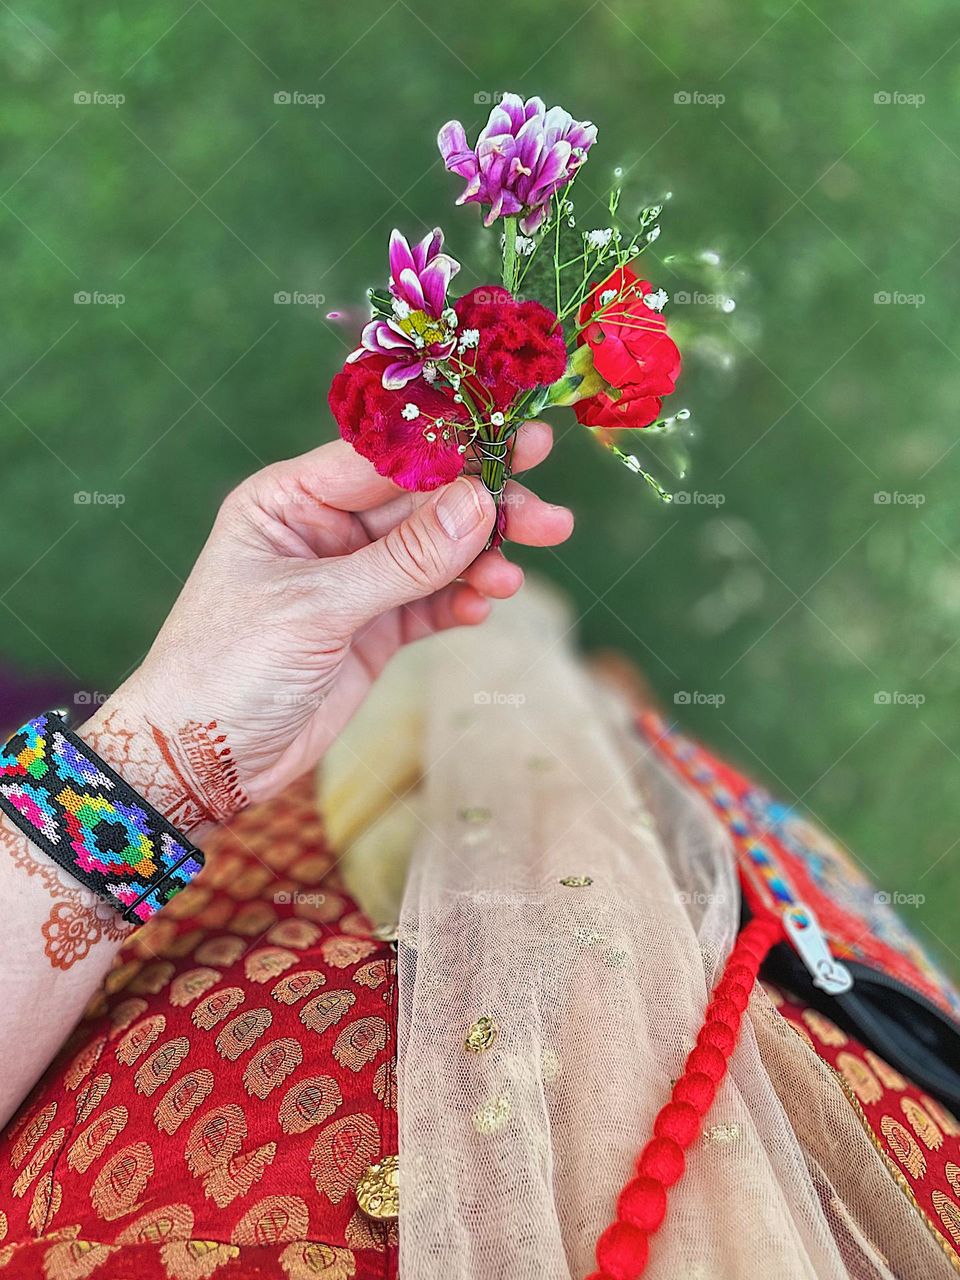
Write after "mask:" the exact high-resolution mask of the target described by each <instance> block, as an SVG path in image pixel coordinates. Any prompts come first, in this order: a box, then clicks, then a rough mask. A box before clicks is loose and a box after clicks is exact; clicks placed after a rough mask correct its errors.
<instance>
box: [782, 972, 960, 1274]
mask: <svg viewBox="0 0 960 1280" xmlns="http://www.w3.org/2000/svg"><path fill="white" fill-rule="evenodd" d="M764 987H765V988H766V991H767V994H768V995H769V996H770V999H771V1000H772V1001H773V1003H774V1005H775V1006H776V1008H777V1009H778V1011H779V1013H780V1015H781V1016H782V1017H783V1018H785V1019H786V1020H787V1022H788V1023H789V1024H790V1026H791V1027H792V1028H793V1030H794V1031H796V1033H797V1034H798V1035H799V1036H800V1037H801V1038H802V1039H803V1040H804V1041H805V1042H806V1043H807V1044H808V1045H809V1046H810V1048H811V1049H813V1051H814V1053H816V1054H817V1055H818V1057H820V1058H822V1059H823V1061H824V1062H826V1064H827V1065H828V1066H829V1067H831V1068H832V1070H833V1071H835V1072H836V1074H837V1077H838V1079H839V1081H840V1082H841V1083H842V1087H843V1089H844V1091H845V1092H846V1094H847V1096H848V1098H849V1099H850V1104H851V1106H853V1107H854V1108H855V1109H856V1110H857V1112H858V1114H859V1116H860V1119H861V1122H862V1123H863V1125H864V1127H865V1128H866V1129H867V1130H868V1132H869V1133H870V1134H871V1137H872V1140H873V1143H874V1145H875V1146H876V1148H877V1150H878V1151H879V1152H880V1153H881V1155H882V1156H883V1158H884V1160H885V1161H886V1164H887V1167H888V1169H889V1171H890V1173H891V1176H892V1177H893V1178H894V1180H895V1181H896V1183H897V1185H898V1186H899V1187H900V1190H901V1191H902V1192H903V1193H904V1194H905V1195H906V1196H908V1197H909V1198H910V1200H911V1201H912V1202H913V1203H914V1205H915V1207H916V1208H917V1209H918V1211H919V1212H920V1213H922V1214H923V1215H924V1216H925V1217H926V1219H927V1222H928V1224H929V1225H930V1226H931V1228H932V1229H933V1230H934V1231H935V1232H936V1233H937V1235H938V1236H939V1237H940V1239H941V1242H942V1244H943V1248H944V1249H945V1250H946V1251H948V1252H949V1253H950V1254H951V1255H952V1257H953V1260H954V1263H955V1265H957V1269H958V1270H960V1122H958V1121H957V1119H956V1117H955V1116H953V1115H952V1114H951V1113H950V1112H949V1111H948V1110H947V1109H946V1108H945V1107H943V1106H941V1105H940V1103H938V1102H937V1101H936V1100H935V1099H934V1098H930V1097H928V1096H927V1095H926V1094H924V1093H921V1092H920V1090H919V1089H917V1088H916V1087H915V1086H914V1085H913V1084H912V1083H911V1082H910V1081H909V1080H907V1079H906V1078H905V1077H904V1076H902V1075H901V1074H900V1072H899V1071H895V1070H894V1069H893V1067H891V1066H890V1065H889V1063H886V1062H884V1060H883V1059H882V1058H881V1057H879V1055H878V1054H876V1053H873V1052H872V1050H870V1049H866V1048H864V1046H863V1045H862V1044H861V1043H860V1042H859V1041H858V1040H855V1039H854V1038H853V1037H852V1036H850V1035H848V1034H847V1033H846V1032H845V1031H843V1030H841V1028H840V1027H838V1026H837V1025H836V1023H834V1022H833V1021H831V1019H830V1018H828V1017H826V1016H825V1015H824V1014H823V1013H821V1012H820V1011H819V1010H817V1009H811V1008H809V1007H807V1006H806V1005H805V1004H804V1003H801V1002H798V1000H797V998H796V997H795V996H793V995H791V994H789V993H786V992H784V991H782V990H780V988H778V987H776V986H774V985H772V984H771V983H767V982H765V983H764Z"/></svg>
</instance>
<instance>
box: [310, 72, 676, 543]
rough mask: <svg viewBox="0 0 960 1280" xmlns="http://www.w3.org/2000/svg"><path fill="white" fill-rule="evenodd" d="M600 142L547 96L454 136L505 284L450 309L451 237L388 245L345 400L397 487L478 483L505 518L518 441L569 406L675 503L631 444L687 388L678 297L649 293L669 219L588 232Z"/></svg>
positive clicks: (348, 430)
mask: <svg viewBox="0 0 960 1280" xmlns="http://www.w3.org/2000/svg"><path fill="white" fill-rule="evenodd" d="M596 136H597V130H596V128H595V126H594V125H592V124H590V123H588V122H580V121H576V120H574V119H572V117H571V116H570V115H568V114H567V112H566V111H564V110H562V109H561V108H560V107H553V108H552V109H551V110H549V111H548V110H547V108H546V106H545V105H544V103H543V101H542V100H541V99H540V98H530V99H529V100H527V101H524V100H523V99H522V98H520V97H518V96H517V95H515V94H505V95H504V96H503V98H502V100H501V101H500V102H498V103H497V104H496V106H494V108H493V109H492V111H491V112H490V118H489V120H488V121H487V125H486V127H485V128H484V129H483V131H482V132H481V134H480V136H479V138H478V139H477V143H476V146H473V147H471V146H470V144H469V143H468V141H467V137H466V134H465V132H464V128H463V126H462V125H461V124H460V123H459V122H457V121H451V122H450V123H449V124H446V125H444V126H443V128H442V129H441V130H440V134H439V137H438V143H439V147H440V152H441V155H442V156H443V159H444V162H445V164H446V167H447V169H449V170H450V171H451V172H453V173H455V174H457V175H458V176H459V177H461V178H462V179H464V181H465V182H466V187H465V188H464V190H463V192H462V194H461V195H460V197H459V199H458V201H457V203H458V204H468V203H473V204H479V205H481V206H483V207H484V218H483V222H484V226H485V227H488V228H494V229H499V231H500V249H501V253H500V260H501V262H502V273H501V279H500V281H499V282H498V283H491V284H486V285H481V286H480V287H479V288H475V289H471V290H470V291H469V292H468V293H464V294H463V295H462V296H460V297H453V296H452V294H451V284H452V282H453V280H454V277H455V276H456V275H457V273H458V272H459V270H460V264H459V263H458V262H457V261H456V260H455V259H454V258H453V257H451V256H450V254H448V253H446V252H444V248H443V234H442V232H441V231H440V230H439V229H437V230H435V231H433V232H432V233H431V234H430V235H428V236H425V237H424V239H422V240H421V241H420V242H419V243H418V244H413V245H411V244H410V243H408V241H407V239H406V238H405V237H404V236H403V235H402V234H401V233H400V232H399V231H394V232H393V234H392V236H391V238H390V279H389V283H388V285H387V288H386V289H385V290H383V291H382V292H381V291H377V290H371V291H370V299H371V303H372V306H373V316H372V318H371V319H370V321H369V323H368V324H367V325H366V327H365V328H364V330H363V334H362V336H361V340H360V346H359V347H358V348H357V350H356V351H354V352H352V353H351V355H350V356H348V357H347V361H346V364H345V365H344V368H343V369H342V371H341V372H340V373H338V374H337V375H336V377H335V378H334V380H333V384H332V386H331V389H330V406H331V408H332V410H333V415H334V417H335V419H336V421H337V424H338V426H339V427H340V431H341V434H342V435H343V437H344V439H346V440H347V441H349V442H350V444H352V445H353V447H354V448H355V449H356V450H357V451H358V452H359V453H361V454H362V455H363V456H364V457H366V458H368V459H369V460H370V461H371V462H372V463H373V464H374V466H375V467H376V469H377V471H378V472H380V473H381V474H382V475H385V476H389V477H390V478H391V479H393V480H394V481H395V482H396V483H397V484H398V485H400V486H402V487H403V488H405V489H414V490H427V489H434V488H436V487H437V486H438V485H442V484H447V483H448V482H450V481H452V480H454V479H455V478H456V477H457V476H458V475H459V474H460V473H461V471H463V470H464V469H465V468H466V469H469V470H471V471H473V472H475V473H478V474H479V475H480V476H481V478H482V480H483V483H484V485H485V486H486V488H487V489H488V490H489V492H490V493H491V494H492V496H493V497H494V499H495V501H496V502H497V506H498V519H497V525H496V529H495V532H494V535H493V539H492V541H493V544H494V545H499V543H500V542H501V541H502V538H503V529H504V519H503V495H504V488H505V486H506V483H507V480H508V478H509V475H510V458H511V452H512V447H513V440H514V438H515V436H516V433H517V431H518V429H519V428H520V426H521V425H522V424H523V423H524V422H525V421H527V420H529V419H530V418H532V417H534V416H536V415H538V414H540V413H542V412H543V411H544V410H546V409H550V408H553V407H557V406H562V405H572V406H573V407H574V411H575V413H576V415H577V418H578V419H579V420H580V422H581V423H583V424H584V425H585V426H586V427H588V428H590V429H591V430H593V431H594V432H595V434H596V435H597V436H598V437H599V438H600V439H601V440H602V442H603V443H604V444H605V445H606V446H607V447H608V448H609V449H610V450H611V451H612V452H613V453H614V455H615V456H616V457H617V458H619V459H620V461H621V462H623V463H624V464H625V465H626V466H628V467H629V468H630V469H631V470H633V471H635V472H638V473H639V474H640V475H641V476H643V478H644V479H645V480H646V481H647V482H648V483H649V484H650V486H651V487H652V488H653V489H654V491H655V492H656V493H657V494H658V496H659V497H660V498H662V499H663V500H664V501H669V500H670V495H669V494H668V493H667V492H666V491H665V490H664V489H663V488H662V487H661V485H660V484H659V483H658V481H656V480H655V479H654V477H653V476H651V475H650V474H649V473H648V472H646V471H645V470H644V469H643V468H642V467H641V465H640V463H639V461H638V460H637V458H636V457H635V456H634V455H632V454H630V453H627V452H624V451H623V450H622V449H621V448H620V447H619V445H618V444H617V443H616V441H617V438H618V437H617V435H616V433H617V432H619V431H621V430H624V429H636V428H646V429H648V430H657V431H664V430H667V429H669V428H670V427H671V426H672V425H673V423H674V422H676V421H678V420H683V419H684V418H686V417H688V416H689V415H688V414H687V413H686V411H684V410H681V411H679V412H678V413H676V414H675V415H674V416H673V417H672V418H666V419H662V418H660V412H661V403H662V400H663V397H664V396H666V395H669V394H670V393H671V392H672V391H673V389H674V384H675V383H676V380H677V376H678V374H679V372H680V352H679V350H678V349H677V346H676V344H675V343H674V341H673V339H672V338H671V337H670V336H669V335H668V333H667V326H666V322H665V320H664V318H663V314H662V312H663V308H664V304H665V303H666V301H667V295H666V293H665V292H664V291H663V290H662V289H656V290H655V289H653V288H652V286H651V285H650V284H649V283H648V281H646V280H645V279H643V278H642V274H641V272H640V270H639V263H640V259H641V258H642V256H643V254H644V252H645V251H646V249H647V248H648V247H649V246H650V245H651V244H652V243H653V242H654V241H655V240H656V239H657V237H658V235H659V233H660V225H659V221H658V220H659V217H660V214H661V206H659V205H654V206H651V207H648V208H644V209H642V210H641V211H640V213H639V216H638V220H637V224H636V233H635V234H634V235H633V236H630V237H627V236H625V234H624V233H623V232H622V231H621V230H620V229H618V225H617V224H618V222H619V214H618V207H619V203H620V191H619V189H617V188H615V189H614V190H613V191H612V193H611V195H610V200H609V218H610V222H611V223H612V224H613V225H611V226H606V227H602V228H597V229H594V230H588V231H578V229H577V223H576V218H575V216H574V205H573V201H572V199H571V190H572V188H573V186H574V184H575V182H576V179H577V175H578V173H579V172H580V170H581V169H582V168H583V165H584V164H585V163H586V161H587V158H588V156H589V153H590V149H591V148H592V146H593V144H594V142H595V141H596Z"/></svg>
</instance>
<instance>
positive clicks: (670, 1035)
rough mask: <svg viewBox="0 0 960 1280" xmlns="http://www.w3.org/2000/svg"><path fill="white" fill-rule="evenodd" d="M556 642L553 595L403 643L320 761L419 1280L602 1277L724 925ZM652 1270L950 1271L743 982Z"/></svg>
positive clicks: (656, 773) (409, 1252)
mask: <svg viewBox="0 0 960 1280" xmlns="http://www.w3.org/2000/svg"><path fill="white" fill-rule="evenodd" d="M569 633H570V623H569V619H568V617H567V615H566V612H565V610H564V608H563V607H562V606H561V605H560V604H559V603H558V602H557V601H556V599H554V598H552V597H551V596H549V595H548V594H547V593H546V592H544V591H542V590H541V591H534V592H531V591H526V592H525V593H524V595H523V601H522V602H511V603H510V604H508V605H504V606H501V607H499V608H498V609H497V611H496V614H495V617H494V620H493V621H492V622H491V623H489V624H488V625H486V626H485V627H483V628H481V629H479V630H476V631H470V632H464V633H456V634H448V635H445V636H442V637H437V638H435V639H434V640H431V641H429V642H427V643H426V644H424V645H421V646H418V647H416V648H414V649H411V650H409V651H407V652H406V653H405V654H403V655H401V657H400V658H399V659H398V660H397V661H396V662H395V663H394V665H393V667H392V668H391V671H390V672H389V674H388V677H387V679H386V680H385V681H384V684H383V688H382V689H381V690H380V691H379V693H378V694H377V695H375V697H374V699H373V700H372V701H371V702H370V703H369V704H368V706H367V707H366V708H365V709H364V712H363V713H362V714H361V716H360V717H359V718H358V720H357V722H356V723H355V724H354V725H353V726H352V728H351V730H350V732H349V733H348V734H346V735H345V736H344V739H343V740H342V742H341V743H340V744H338V747H337V749H336V751H335V752H334V753H333V754H332V755H331V757H330V758H329V759H328V761H327V764H326V767H325V769H324V773H323V779H322V784H321V786H322V791H323V796H324V807H325V809H326V811H327V813H328V814H330V816H331V824H332V830H331V835H332V837H333V839H334V841H335V843H336V844H337V845H338V846H339V847H341V848H344V849H345V850H347V856H346V857H345V860H344V868H345V874H346V876H347V879H348V885H349V887H350V888H351V890H352V891H353V892H354V894H355V895H356V896H357V897H358V898H359V899H360V901H361V903H362V905H363V906H364V908H365V909H366V910H367V911H368V913H370V914H371V915H372V916H373V918H374V919H375V921H376V922H378V923H380V924H384V925H387V926H388V927H389V925H390V924H391V923H392V922H398V933H399V941H398V961H399V983H400V1009H399V1040H398V1069H399V1084H400V1166H401V1221H400V1228H401V1232H400V1239H401V1246H400V1261H401V1275H402V1276H407V1277H411V1278H414V1280H451V1277H457V1280H494V1277H496V1280H541V1277H550V1278H551V1280H579V1278H580V1277H583V1276H585V1275H587V1274H588V1273H589V1272H590V1271H592V1270H593V1268H594V1261H593V1251H594V1246H595V1243H596V1238H597V1236H598V1234H599V1233H600V1231H602V1230H603V1228H604V1226H605V1225H606V1224H607V1223H608V1222H609V1221H610V1219H611V1217H612V1215H613V1210H614V1205H615V1201H616V1197H617V1193H618V1191H619V1189H620V1187H621V1186H622V1185H623V1184H624V1182H626V1181H627V1179H628V1178H629V1177H630V1175H631V1172H632V1165H633V1162H634V1160H635V1158H636V1155H637V1153H638V1151H639V1149H640V1147H641V1146H642V1145H643V1143H644V1141H645V1140H646V1138H647V1137H648V1136H649V1130H650V1125H651V1123H652V1119H653V1117H654V1115H655V1113H656V1111H657V1110H658V1108H659V1107H660V1106H661V1105H662V1104H663V1102H664V1101H665V1100H666V1099H667V1097H668V1095H669V1091H670V1082H671V1079H672V1078H673V1077H675V1076H676V1075H677V1074H678V1073H679V1071H680V1070H681V1069H682V1064H683V1062H684V1059H685V1057H686V1054H687V1053H688V1051H689V1050H690V1048H691V1047H692V1044H693V1040H694V1037H695V1035H696V1032H697V1029H698V1028H699V1026H700V1023H701V1021H702V1018H703V1012H704V1008H705V1006H706V1003H707V993H708V990H709V988H710V987H711V985H712V984H713V982H714V980H715V979H716V977H717V975H718V971H719V969H720V968H721V967H722V964H723V961H724V959H725V957H726V955H727V953H728V951H729V949H730V946H731V944H732V942H733V940H734V938H735V934H736V929H737V921H738V914H739V900H738V893H737V885H736V878H735V875H734V871H733V864H732V858H731V852H730V849H729V846H728V843H727V838H726V835H725V832H724V831H723V830H722V828H721V827H720V826H719V825H718V824H717V822H716V821H715V819H714V818H713V816H712V815H711V814H710V812H709V811H708V810H707V808H706V806H705V805H704V804H703V803H702V802H701V801H700V799H699V798H698V797H696V796H694V795H691V794H690V793H689V792H687V791H686V790H685V789H683V788H682V786H681V785H680V784H679V783H678V781H677V780H676V779H675V778H674V776H673V775H672V774H668V773H667V772H666V770H665V769H664V767H663V766H662V765H661V764H660V763H659V761H658V760H657V759H656V758H655V757H654V756H652V755H651V754H650V751H649V749H648V747H647V746H646V745H645V744H644V743H643V742H642V741H641V740H640V739H639V738H638V737H637V736H636V735H634V734H633V733H632V731H631V729H630V725H629V720H630V716H629V710H628V707H627V702H626V700H625V699H624V698H623V697H622V696H618V695H617V694H615V693H613V692H611V690H610V689H609V687H607V686H605V685H604V684H603V683H602V682H600V681H598V680H597V679H596V678H595V677H593V676H591V675H590V674H589V673H588V672H587V671H586V670H585V668H584V667H583V665H582V664H581V663H580V662H578V661H577V659H576V658H575V657H574V655H573V653H572V650H571V647H570V644H569V642H568V636H569ZM468 1042H469V1043H468ZM646 1274H647V1275H648V1276H649V1277H651V1278H652V1280H658V1278H659V1277H678V1278H682V1280H720V1278H722V1280H726V1278H728V1277H741V1276H742V1277H751V1280H753V1278H755V1277H765V1276H771V1277H774V1276H775V1277H778V1278H779V1280H794V1278H797V1280H799V1278H800V1277H825V1278H828V1280H833V1278H837V1280H840V1278H842V1277H847V1276H853V1277H857V1278H858V1280H859V1278H864V1280H866V1278H871V1280H872V1278H874V1277H877V1278H879V1277H884V1278H890V1280H893V1278H894V1277H899V1278H901V1280H931V1278H933V1277H938V1276H941V1275H943V1276H948V1275H953V1274H954V1273H953V1271H952V1268H951V1266H950V1263H949V1262H948V1260H947V1258H946V1256H945V1255H944V1253H943V1252H942V1250H941V1249H940V1247H939V1245H938V1244H937V1243H936V1241H935V1240H934V1238H933V1236H932V1235H931V1234H930V1232H929V1231H928V1230H927V1228H926V1227H925V1226H924V1224H923V1222H922V1221H921V1219H920V1217H919V1215H917V1213H916V1212H915V1210H914V1209H913V1208H912V1206H911V1205H910V1203H909V1202H908V1200H907V1199H906V1197H905V1196H904V1195H903V1194H902V1193H901V1191H900V1190H899V1188H898V1187H897V1185H896V1183H895V1181H894V1180H893V1178H892V1177H891V1175H890V1173H889V1172H888V1169H887V1167H886V1165H885V1163H884V1161H883V1159H882V1157H881V1155H880V1154H879V1152H878V1151H877V1150H876V1149H875V1147H874V1145H873V1143H872V1141H871V1139H870V1137H869V1135H868V1134H867V1132H866V1130H865V1128H864V1127H863V1125H862V1124H861V1122H860V1119H859V1118H858V1115H857V1112H856V1110H855V1108H854V1107H853V1106H851V1104H850V1101H849V1100H848V1098H847V1097H846V1096H845V1094H844V1093H843V1091H842V1089H841V1087H840V1086H839V1084H838V1082H837V1079H836V1077H835V1076H834V1075H833V1074H832V1073H831V1072H830V1071H829V1070H828V1069H827V1068H826V1067H825V1066H824V1065H823V1064H822V1063H821V1062H820V1060H819V1059H818V1058H817V1057H816V1055H815V1054H814V1053H813V1052H812V1051H811V1050H810V1049H809V1048H808V1047H807V1046H806V1045H805V1044H804V1043H803V1042H802V1040H801V1039H800V1038H799V1037H798V1036H797V1035H796V1034H795V1033H794V1032H793V1031H792V1030H791V1029H790V1028H789V1027H788V1026H787V1025H786V1024H785V1023H784V1022H783V1020H782V1019H781V1018H780V1017H779V1015H778V1014H777V1012H776V1010H775V1009H774V1008H773V1006H772V1005H771V1003H770V1002H769V1000H768V999H767V998H766V996H765V994H764V992H763V990H762V989H761V988H759V987H758V988H757V989H756V991H755V993H754V996H753V999H752V1000H751V1003H750V1008H749V1016H748V1017H747V1019H745V1022H744V1027H743V1031H742V1034H741V1039H740V1043H739V1045H738V1047H737V1049H736V1052H735V1054H734V1056H733V1060H732V1064H731V1070H730V1073H729V1075H728V1077H727V1078H726V1080H725V1081H724V1083H723V1085H722V1087H721V1090H720V1092H719V1094H718V1097H717V1100H716V1102H715V1104H714V1106H713V1109H712V1111H711V1114H710V1116H709V1118H708V1122H707V1127H706V1130H705V1132H704V1135H703V1137H702V1139H701V1140H700V1141H699V1142H698V1143H697V1144H696V1145H695V1146H694V1148H693V1149H692V1150H691V1152H690V1153H689V1158H688V1165H687V1172H686V1174H685V1176H684V1177H683V1179H682V1181H681V1182H680V1184H679V1185H678V1187H677V1188H676V1189H675V1193H674V1194H672V1196H671V1201H670V1208H669V1211H668V1215H667V1219H666V1223H665V1225H664V1227H663V1228H662V1230H661V1231H660V1232H659V1233H658V1235H657V1236H656V1237H655V1239H654V1242H653V1246H652V1249H651V1261H650V1265H649V1268H648V1270H647V1273H646Z"/></svg>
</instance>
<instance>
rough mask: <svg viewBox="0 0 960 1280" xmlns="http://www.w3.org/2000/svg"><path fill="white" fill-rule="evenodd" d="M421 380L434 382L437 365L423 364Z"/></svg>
mask: <svg viewBox="0 0 960 1280" xmlns="http://www.w3.org/2000/svg"><path fill="white" fill-rule="evenodd" d="M423 380H424V382H436V380H437V366H436V365H435V364H425V365H424V366H423Z"/></svg>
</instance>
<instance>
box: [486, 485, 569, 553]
mask: <svg viewBox="0 0 960 1280" xmlns="http://www.w3.org/2000/svg"><path fill="white" fill-rule="evenodd" d="M503 498H504V510H505V511H506V517H507V524H506V537H507V538H508V539H509V541H510V542H519V543H522V544H523V546H525V547H555V546H556V545H557V544H558V543H560V542H566V540H567V538H569V537H570V535H571V533H573V512H572V511H571V510H570V508H569V507H560V506H556V505H555V504H554V503H552V502H544V500H543V499H542V498H538V497H537V495H536V494H535V493H532V492H531V491H530V490H529V489H528V488H527V487H526V486H525V485H522V484H518V483H517V481H516V480H511V481H509V483H508V484H507V487H506V490H505V492H504V495H503Z"/></svg>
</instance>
